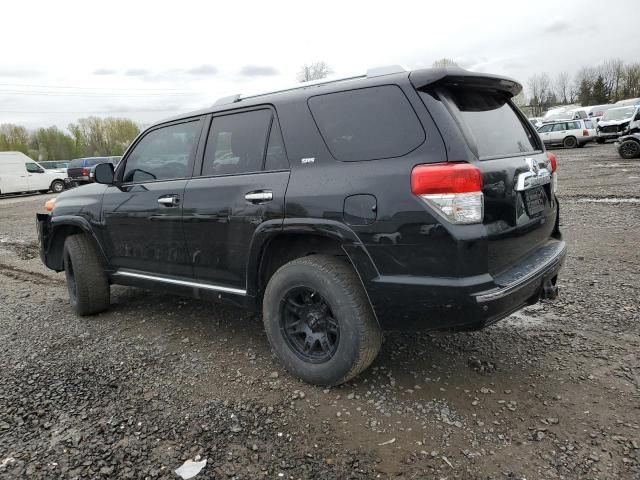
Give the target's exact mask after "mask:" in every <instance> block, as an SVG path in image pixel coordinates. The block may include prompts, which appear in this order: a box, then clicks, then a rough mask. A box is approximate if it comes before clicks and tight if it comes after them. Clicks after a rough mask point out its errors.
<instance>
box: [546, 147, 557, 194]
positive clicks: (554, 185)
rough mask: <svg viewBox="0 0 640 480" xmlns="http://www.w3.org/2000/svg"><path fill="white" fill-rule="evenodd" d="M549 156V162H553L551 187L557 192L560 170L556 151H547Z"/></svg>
mask: <svg viewBox="0 0 640 480" xmlns="http://www.w3.org/2000/svg"><path fill="white" fill-rule="evenodd" d="M547 158H548V159H549V162H551V189H552V191H553V193H556V191H557V190H558V174H557V173H556V171H557V170H558V159H557V158H556V155H555V153H551V152H547Z"/></svg>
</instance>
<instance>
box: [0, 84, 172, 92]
mask: <svg viewBox="0 0 640 480" xmlns="http://www.w3.org/2000/svg"><path fill="white" fill-rule="evenodd" d="M0 86H3V87H33V88H68V89H74V90H114V91H136V90H142V91H147V90H155V91H158V92H164V91H179V89H177V88H117V87H72V86H69V85H34V84H26V83H0Z"/></svg>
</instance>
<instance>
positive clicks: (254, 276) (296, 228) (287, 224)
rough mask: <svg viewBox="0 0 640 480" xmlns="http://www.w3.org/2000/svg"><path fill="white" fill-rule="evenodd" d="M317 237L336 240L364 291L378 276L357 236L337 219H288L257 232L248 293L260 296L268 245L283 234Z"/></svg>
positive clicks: (267, 224) (251, 252)
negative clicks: (261, 266) (259, 290)
mask: <svg viewBox="0 0 640 480" xmlns="http://www.w3.org/2000/svg"><path fill="white" fill-rule="evenodd" d="M296 234H299V235H314V236H319V237H324V238H328V239H331V240H335V241H337V242H338V243H339V244H340V246H341V247H342V250H343V251H344V252H345V254H346V256H347V257H348V258H349V261H350V262H351V264H352V265H353V267H354V269H355V270H356V273H357V274H358V276H359V277H360V280H361V281H362V285H363V287H364V289H365V292H366V291H367V290H368V288H367V286H368V285H369V283H370V282H371V281H372V280H373V279H375V278H377V277H378V276H379V273H378V270H377V268H376V266H375V264H374V263H373V260H372V259H371V257H370V256H369V253H368V252H367V249H366V248H365V247H364V245H363V244H362V242H361V241H360V239H359V238H358V235H357V234H356V233H355V232H354V231H353V230H352V229H351V228H349V227H348V226H347V225H345V224H344V223H342V222H338V221H336V220H329V219H324V218H322V219H319V218H286V219H284V221H283V220H270V221H267V222H264V223H262V224H261V225H260V226H259V227H258V228H257V229H256V231H255V233H254V235H253V238H252V240H251V245H250V247H249V258H248V259H247V294H248V295H251V296H254V297H255V296H257V295H258V293H259V292H258V289H259V271H260V265H261V261H262V258H263V255H264V252H265V250H266V248H267V247H268V245H269V243H270V242H271V241H272V240H273V239H275V238H276V237H277V236H280V235H296Z"/></svg>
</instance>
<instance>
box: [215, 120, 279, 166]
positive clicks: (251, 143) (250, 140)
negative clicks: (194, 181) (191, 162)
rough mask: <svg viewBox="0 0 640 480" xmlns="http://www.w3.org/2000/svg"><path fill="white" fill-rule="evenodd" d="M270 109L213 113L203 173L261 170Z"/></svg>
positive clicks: (269, 122) (269, 123) (269, 121)
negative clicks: (218, 115)
mask: <svg viewBox="0 0 640 480" xmlns="http://www.w3.org/2000/svg"><path fill="white" fill-rule="evenodd" d="M270 125H271V110H252V111H249V112H242V113H234V114H231V115H224V116H220V117H214V119H213V123H212V125H211V129H210V130H209V137H208V138H207V147H206V149H205V152H204V164H203V165H202V175H232V174H238V173H247V172H257V171H260V170H262V162H263V159H264V154H265V145H266V142H267V134H268V133H269V126H270Z"/></svg>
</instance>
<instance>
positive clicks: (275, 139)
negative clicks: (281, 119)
mask: <svg viewBox="0 0 640 480" xmlns="http://www.w3.org/2000/svg"><path fill="white" fill-rule="evenodd" d="M287 168H289V162H288V161H287V154H286V152H285V150H284V142H283V140H282V132H281V131H280V126H279V125H278V121H277V120H276V119H275V118H274V119H273V123H272V124H271V131H270V132H269V143H267V156H266V157H265V160H264V169H265V170H285V169H287Z"/></svg>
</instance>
